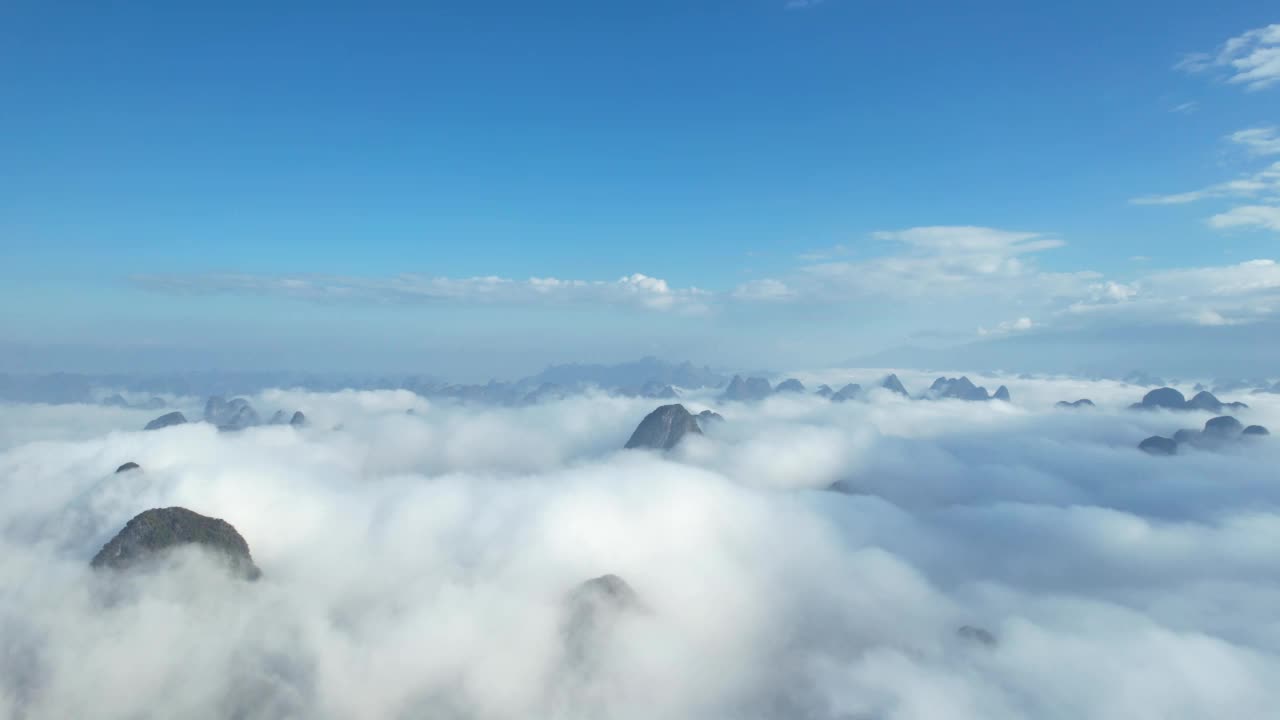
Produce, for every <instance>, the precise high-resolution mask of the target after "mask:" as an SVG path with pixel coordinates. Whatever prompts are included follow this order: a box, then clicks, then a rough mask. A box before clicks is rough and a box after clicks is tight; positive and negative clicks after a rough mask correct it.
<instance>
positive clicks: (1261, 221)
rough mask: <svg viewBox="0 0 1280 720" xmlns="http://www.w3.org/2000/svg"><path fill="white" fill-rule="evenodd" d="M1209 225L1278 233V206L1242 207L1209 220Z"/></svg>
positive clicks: (1279, 210)
mask: <svg viewBox="0 0 1280 720" xmlns="http://www.w3.org/2000/svg"><path fill="white" fill-rule="evenodd" d="M1209 225H1210V226H1212V227H1215V228H1218V229H1224V228H1258V229H1262V230H1276V231H1280V206H1276V205H1244V206H1241V207H1235V208H1231V209H1230V210H1228V211H1226V212H1223V213H1218V214H1217V215H1214V216H1213V217H1211V218H1209Z"/></svg>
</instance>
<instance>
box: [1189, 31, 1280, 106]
mask: <svg viewBox="0 0 1280 720" xmlns="http://www.w3.org/2000/svg"><path fill="white" fill-rule="evenodd" d="M1175 67H1176V68H1177V69H1179V70H1185V71H1187V72H1205V71H1208V70H1223V71H1225V72H1226V73H1227V82H1229V83H1232V84H1234V85H1243V86H1244V87H1245V89H1246V90H1249V91H1256V90H1263V89H1265V88H1269V87H1271V86H1272V85H1275V84H1276V83H1278V82H1280V24H1275V25H1267V26H1265V27H1260V28H1257V29H1254V30H1249V31H1248V32H1245V33H1243V34H1241V35H1237V36H1236V37H1233V38H1231V39H1230V40H1227V42H1226V43H1224V44H1223V46H1222V47H1221V48H1220V49H1219V50H1218V52H1217V53H1216V54H1208V53H1193V54H1191V55H1188V56H1186V57H1185V58H1183V59H1182V61H1181V62H1179V63H1178V64H1177V65H1176V66H1175Z"/></svg>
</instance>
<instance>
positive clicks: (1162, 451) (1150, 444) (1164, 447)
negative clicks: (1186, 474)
mask: <svg viewBox="0 0 1280 720" xmlns="http://www.w3.org/2000/svg"><path fill="white" fill-rule="evenodd" d="M1138 449H1139V450H1141V451H1142V452H1144V453H1146V454H1148V455H1175V454H1177V452H1178V442H1177V441H1176V440H1174V439H1173V438H1167V437H1161V436H1159V435H1152V436H1151V437H1149V438H1147V439H1146V440H1143V441H1142V442H1140V443H1138Z"/></svg>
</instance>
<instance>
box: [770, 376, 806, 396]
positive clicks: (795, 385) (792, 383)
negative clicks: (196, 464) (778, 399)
mask: <svg viewBox="0 0 1280 720" xmlns="http://www.w3.org/2000/svg"><path fill="white" fill-rule="evenodd" d="M773 391H774V392H780V393H788V392H791V393H802V392H804V383H802V382H800V381H799V380H797V379H795V378H787V379H786V380H783V381H782V382H780V383H778V387H776V388H774V389H773Z"/></svg>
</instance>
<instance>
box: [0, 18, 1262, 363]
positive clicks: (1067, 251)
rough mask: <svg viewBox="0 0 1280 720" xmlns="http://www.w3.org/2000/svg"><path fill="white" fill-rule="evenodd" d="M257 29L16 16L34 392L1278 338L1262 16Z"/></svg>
mask: <svg viewBox="0 0 1280 720" xmlns="http://www.w3.org/2000/svg"><path fill="white" fill-rule="evenodd" d="M264 5H268V4H266V3H238V2H223V3H216V4H208V5H205V6H200V7H197V6H195V4H191V3H158V2H156V3H130V4H128V5H127V6H126V7H107V6H105V5H103V6H99V4H79V3H73V4H57V5H55V4H52V3H39V2H16V3H7V4H6V5H5V7H4V8H3V9H0V107H3V108H4V110H3V112H0V247H3V258H4V262H3V263H2V264H0V303H2V304H3V306H4V307H5V308H6V310H5V311H4V312H3V313H0V332H3V333H4V336H5V339H6V342H7V343H8V344H9V345H10V346H11V348H13V349H16V350H19V352H14V353H10V356H11V358H16V359H13V360H11V361H10V363H9V365H10V366H11V367H9V368H8V369H38V368H54V367H66V368H67V369H88V368H93V367H97V366H99V365H100V366H102V367H103V368H104V369H105V368H107V367H108V366H122V367H148V368H158V367H160V366H163V365H165V364H171V363H178V364H186V365H202V366H210V365H212V366H226V367H271V368H275V367H280V366H282V365H296V366H306V367H308V368H314V369H338V368H342V369H360V368H369V369H406V370H407V369H421V370H424V371H438V372H443V373H445V374H454V375H487V374H501V373H503V372H505V371H510V372H521V371H524V370H528V369H535V367H536V366H537V365H539V364H541V363H543V362H550V361H555V360H568V359H574V358H581V357H588V358H592V359H600V358H604V359H608V358H625V357H630V356H634V355H635V354H638V353H644V352H656V353H660V354H667V355H672V356H675V357H678V358H684V357H690V358H693V359H696V360H702V361H706V362H712V363H723V364H732V365H743V366H766V365H775V366H786V365H796V364H809V365H813V364H829V363H833V362H839V361H841V360H843V359H846V358H854V357H860V356H863V355H866V354H870V353H875V352H879V351H882V350H886V349H889V348H895V347H898V346H902V345H911V346H918V345H925V346H936V347H947V346H951V345H956V344H962V343H970V342H975V341H977V342H986V341H990V340H992V339H994V338H996V337H999V336H1003V335H1009V334H1015V333H1016V334H1021V333H1030V334H1032V335H1033V336H1034V334H1037V333H1048V334H1051V333H1054V332H1057V331H1068V330H1069V331H1072V332H1081V331H1084V330H1090V329H1094V328H1097V329H1098V330H1102V329H1106V330H1108V331H1110V330H1112V329H1114V328H1115V327H1117V326H1120V327H1124V326H1127V325H1132V326H1141V327H1144V328H1150V327H1151V326H1160V327H1168V328H1169V332H1171V333H1172V332H1175V331H1177V332H1181V331H1184V330H1185V331H1186V332H1188V333H1194V332H1195V331H1196V330H1197V328H1200V327H1206V326H1214V327H1221V326H1224V325H1227V326H1233V327H1241V328H1244V329H1241V330H1239V331H1238V333H1239V334H1240V335H1241V337H1242V338H1244V339H1246V340H1250V341H1252V340H1253V339H1254V337H1253V336H1254V335H1256V336H1257V337H1258V338H1263V339H1265V338H1267V337H1270V336H1272V335H1274V334H1275V333H1272V332H1270V329H1269V328H1270V325H1269V323H1270V322H1271V321H1270V313H1271V309H1272V307H1273V306H1274V307H1276V308H1280V299H1278V298H1277V297H1276V295H1277V293H1280V278H1277V273H1278V272H1280V271H1277V270H1276V267H1275V266H1274V265H1272V266H1266V265H1265V264H1260V263H1257V262H1254V263H1253V264H1249V265H1241V264H1242V263H1246V262H1249V261H1266V260H1270V259H1272V258H1274V257H1275V256H1276V254H1277V253H1276V241H1277V236H1278V235H1280V210H1275V208H1276V206H1277V205H1280V202H1278V198H1280V179H1277V178H1276V177H1275V176H1273V175H1267V174H1266V173H1267V172H1268V168H1271V167H1272V163H1275V162H1277V161H1280V139H1277V138H1278V137H1280V135H1277V133H1276V131H1275V130H1274V128H1275V127H1276V126H1277V125H1280V68H1277V67H1275V65H1277V64H1280V60H1278V59H1276V55H1277V54H1280V28H1277V29H1275V30H1274V31H1273V30H1271V29H1270V28H1271V25H1272V24H1273V23H1280V12H1277V11H1276V10H1275V8H1274V6H1272V5H1271V4H1270V3H1263V2H1220V3H1213V4H1206V3H1203V2H1196V3H1192V2H1175V3H1169V2H1161V3H1154V2H1151V3H1137V2H1134V3H1094V2H1079V3H1070V4H1056V3H1055V4H1050V3H1026V2H1017V3H1015V2H984V3H955V2H914V3H901V2H869V1H855V0H825V1H824V2H810V3H795V2H792V3H790V4H789V3H787V2H786V0H776V1H775V0H769V1H764V0H760V1H757V0H739V1H738V2H696V1H692V0H685V1H684V2H652V1H651V2H644V3H599V2H572V3H570V2H549V3H511V2H501V1H499V2H489V3H465V4H464V3H449V4H446V3H403V4H399V3H380V4H377V5H376V7H369V6H368V5H366V4H355V3H351V4H336V3H278V4H270V5H272V7H270V8H268V7H264ZM1251 33H1252V34H1251ZM1273 35H1274V36H1275V37H1273ZM1272 78H1277V79H1276V80H1274V81H1273V80H1272ZM1240 133H1245V134H1243V135H1241V134H1240ZM1276 167H1277V168H1280V166H1276ZM1277 172H1280V170H1277ZM1231 181H1237V182H1238V183H1251V184H1238V185H1236V186H1225V185H1223V183H1228V182H1231ZM1189 194H1190V195H1189ZM1134 258H1141V259H1138V260H1135V259H1134ZM1170 273H1174V274H1173V275H1170ZM1177 273H1184V274H1182V275H1178V274H1177ZM1185 273H1191V274H1185ZM406 276H408V277H406ZM640 276H643V277H640ZM495 277H496V278H501V279H502V280H501V281H494V280H485V281H477V280H475V278H495ZM530 278H541V279H547V278H553V279H555V280H554V281H546V280H543V281H540V282H539V283H537V284H535V285H531V284H530V283H529V282H528V280H529V279H530ZM619 278H626V280H625V281H620V280H619ZM657 279H660V280H657ZM1188 288H1190V289H1188ZM1224 298H1225V299H1224ZM1104 306H1105V307H1104ZM1250 326H1252V327H1253V330H1249V329H1248V328H1249V327H1250ZM1275 344H1276V341H1274V340H1273V341H1272V343H1271V345H1275ZM1270 352H1272V353H1274V352H1275V350H1274V349H1272V350H1271V351H1270ZM1270 357H1276V356H1275V355H1272V356H1270ZM13 366H21V367H13ZM73 366H74V367H73ZM0 369H3V368H0Z"/></svg>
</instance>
